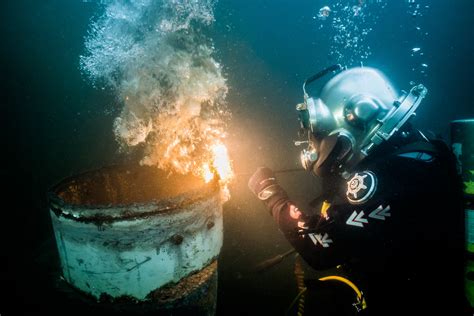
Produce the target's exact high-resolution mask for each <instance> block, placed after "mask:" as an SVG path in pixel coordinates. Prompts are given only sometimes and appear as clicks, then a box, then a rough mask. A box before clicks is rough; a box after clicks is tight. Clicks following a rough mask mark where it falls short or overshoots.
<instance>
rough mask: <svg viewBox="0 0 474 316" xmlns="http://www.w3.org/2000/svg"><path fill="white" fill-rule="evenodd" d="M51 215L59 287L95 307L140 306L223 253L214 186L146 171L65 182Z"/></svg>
mask: <svg viewBox="0 0 474 316" xmlns="http://www.w3.org/2000/svg"><path fill="white" fill-rule="evenodd" d="M50 209H51V218H52V222H53V228H54V232H55V236H56V241H57V246H58V250H59V255H60V260H61V266H62V273H63V276H64V278H65V280H66V281H67V282H69V283H70V284H71V285H73V286H74V287H76V288H78V289H80V290H81V291H84V292H86V293H88V294H90V295H92V296H94V297H96V298H97V299H100V298H101V297H104V296H110V297H112V298H118V297H124V296H127V297H131V298H133V299H137V300H146V299H147V298H149V297H150V295H151V294H150V293H155V291H156V290H157V289H160V288H162V287H164V286H169V285H170V284H175V283H178V284H179V282H180V281H181V280H183V279H184V278H186V277H188V276H190V275H194V274H195V273H196V272H198V271H201V270H202V269H203V268H204V267H206V266H208V265H209V264H210V262H212V261H213V260H214V259H215V258H216V257H217V256H218V254H219V252H220V248H221V246H222V234H223V232H222V230H223V227H222V201H221V196H220V190H219V186H218V185H217V183H211V184H208V185H205V184H204V183H202V182H200V181H199V180H198V179H196V178H193V177H190V176H189V177H188V176H170V177H167V175H166V174H164V173H162V172H159V171H157V170H156V169H153V168H148V167H135V168H125V167H117V168H107V169H102V170H98V171H93V172H89V173H85V174H82V175H79V176H78V177H74V178H70V179H66V180H65V181H63V182H61V183H60V184H59V185H58V186H56V187H55V188H54V190H53V191H52V193H51V194H50Z"/></svg>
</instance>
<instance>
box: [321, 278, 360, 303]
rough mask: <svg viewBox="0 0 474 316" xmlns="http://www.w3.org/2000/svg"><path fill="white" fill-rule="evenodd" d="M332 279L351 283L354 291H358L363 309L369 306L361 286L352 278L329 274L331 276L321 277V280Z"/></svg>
mask: <svg viewBox="0 0 474 316" xmlns="http://www.w3.org/2000/svg"><path fill="white" fill-rule="evenodd" d="M330 280H333V281H339V282H343V283H345V284H347V285H349V286H350V287H351V288H352V289H353V290H354V292H356V294H357V299H358V300H359V302H361V303H362V304H361V307H362V309H366V308H367V303H366V302H365V298H364V296H363V295H362V292H361V291H360V290H359V288H358V287H357V286H356V285H355V284H354V283H352V282H351V281H350V280H348V279H346V278H343V277H341V276H338V275H329V276H326V277H323V278H320V279H319V281H330Z"/></svg>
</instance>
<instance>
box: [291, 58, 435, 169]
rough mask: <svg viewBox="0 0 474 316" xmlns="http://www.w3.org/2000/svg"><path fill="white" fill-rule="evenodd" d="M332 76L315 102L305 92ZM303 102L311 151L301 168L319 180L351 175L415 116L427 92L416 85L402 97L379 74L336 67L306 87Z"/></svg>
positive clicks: (303, 157) (299, 107)
mask: <svg viewBox="0 0 474 316" xmlns="http://www.w3.org/2000/svg"><path fill="white" fill-rule="evenodd" d="M328 74H333V77H332V78H331V79H330V80H329V81H328V82H327V83H326V84H325V85H324V86H323V87H322V88H321V91H320V93H319V95H318V96H317V97H311V96H309V95H308V93H307V92H306V86H307V85H308V84H310V83H313V82H315V81H316V80H318V79H320V78H322V77H324V76H326V75H328ZM303 92H304V102H303V103H300V104H298V105H297V106H296V110H297V111H298V117H299V121H300V125H301V131H302V132H303V135H305V136H307V140H306V141H300V142H297V143H307V144H308V147H307V148H306V149H304V150H303V151H302V153H301V163H302V165H303V167H304V168H305V169H307V170H309V171H312V172H313V173H315V174H316V175H318V176H326V175H328V174H334V173H337V174H340V175H342V176H345V175H348V174H349V172H351V169H352V168H353V167H354V166H356V165H357V164H358V163H359V162H361V161H362V160H363V159H364V158H365V157H367V156H369V155H370V154H371V153H372V152H373V150H374V149H375V148H376V147H377V146H379V145H380V144H382V143H383V142H385V141H387V140H389V139H390V138H391V137H392V136H393V135H394V134H395V133H396V132H397V131H398V130H400V128H401V127H402V126H403V125H404V124H405V123H406V122H407V121H408V119H409V118H410V117H412V116H414V115H415V111H416V109H417V108H418V106H419V104H420V102H421V101H422V99H423V98H424V97H425V95H426V93H427V89H426V88H425V87H424V86H423V85H422V84H419V85H416V86H414V87H412V88H411V90H410V91H409V92H408V93H406V92H402V93H398V92H397V90H396V89H395V88H394V86H393V85H392V83H391V82H390V81H389V80H388V78H386V77H385V76H384V75H383V74H382V73H381V72H380V71H379V70H377V69H374V68H370V67H356V68H351V69H346V68H343V67H342V66H341V65H334V66H331V67H329V68H326V69H324V70H323V71H321V72H319V73H317V74H316V75H314V76H311V77H310V78H308V79H307V80H306V81H305V82H304V84H303Z"/></svg>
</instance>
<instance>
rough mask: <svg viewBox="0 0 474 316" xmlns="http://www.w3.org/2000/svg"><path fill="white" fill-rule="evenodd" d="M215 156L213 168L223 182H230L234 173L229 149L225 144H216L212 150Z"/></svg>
mask: <svg viewBox="0 0 474 316" xmlns="http://www.w3.org/2000/svg"><path fill="white" fill-rule="evenodd" d="M211 151H212V154H213V161H212V166H213V167H214V169H215V170H216V172H217V174H218V175H219V178H220V179H221V181H224V182H229V181H230V180H231V179H232V178H233V176H234V173H233V172H232V165H231V162H230V159H229V153H228V152H227V147H225V145H224V144H216V145H213V146H212V148H211Z"/></svg>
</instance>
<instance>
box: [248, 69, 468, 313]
mask: <svg viewBox="0 0 474 316" xmlns="http://www.w3.org/2000/svg"><path fill="white" fill-rule="evenodd" d="M328 75H332V78H330V79H329V80H328V81H327V83H325V84H324V85H323V87H322V89H321V91H320V93H319V95H318V97H310V96H309V95H308V93H307V92H306V85H307V84H310V83H312V82H315V81H316V80H320V79H321V78H322V77H325V76H328ZM303 91H304V102H303V103H301V104H298V105H297V108H296V109H297V112H298V116H299V120H300V125H301V131H302V134H301V135H304V136H305V137H307V138H306V140H305V141H301V142H299V143H307V144H308V147H307V148H306V149H304V150H303V151H302V153H301V161H302V164H303V167H304V168H305V169H306V170H307V171H309V172H311V173H312V174H313V175H315V176H318V177H321V178H322V190H321V194H320V195H319V196H318V197H317V198H315V199H314V200H313V202H311V203H310V204H311V206H312V207H311V208H309V209H308V210H303V209H302V208H300V207H299V206H297V205H296V204H295V203H294V202H293V201H292V200H291V199H290V198H289V197H288V195H287V193H286V192H285V190H284V189H283V188H282V187H281V186H280V185H279V183H278V181H277V179H276V177H275V174H274V173H273V172H272V170H270V169H269V168H266V167H262V168H259V169H258V170H257V171H256V172H255V173H254V174H253V175H252V177H251V178H250V180H249V183H248V185H249V188H250V189H251V191H252V192H253V193H254V194H255V195H256V196H257V197H258V199H260V200H261V201H262V202H263V204H264V205H265V206H266V208H267V209H268V210H269V211H270V213H271V215H272V216H273V218H274V219H275V221H276V222H277V224H278V226H279V229H280V230H281V232H282V233H283V234H284V236H285V237H286V239H287V240H288V241H289V242H290V243H291V245H292V246H293V247H294V248H295V250H296V251H297V252H298V254H299V255H300V256H301V257H302V258H303V259H304V261H305V262H306V263H307V264H308V265H309V266H311V268H313V269H314V270H315V271H325V270H327V269H332V268H334V267H338V270H341V271H344V273H343V275H344V277H337V276H336V277H334V278H336V279H337V278H339V279H341V280H343V281H344V282H345V283H346V284H350V285H351V287H352V288H353V289H354V290H355V291H356V292H357V293H358V294H357V298H358V299H357V301H356V302H354V306H355V307H356V309H354V310H355V313H356V314H357V313H359V314H364V315H365V314H369V315H392V314H393V315H411V314H415V313H423V315H435V314H436V315H438V314H441V315H444V314H448V313H449V315H462V313H464V312H465V311H466V307H465V306H467V305H466V300H465V298H464V293H463V260H464V257H463V256H464V252H463V247H464V226H463V210H462V205H461V191H462V190H461V186H460V181H459V179H458V178H457V174H456V169H455V168H456V167H455V160H454V159H455V158H454V155H452V153H451V151H450V150H449V147H448V146H447V145H446V144H445V143H444V142H443V141H442V140H441V139H439V138H428V137H427V136H425V135H424V134H423V133H422V132H421V131H419V130H418V129H416V128H415V127H414V126H413V125H412V123H411V122H410V118H412V117H413V116H414V115H415V111H416V110H417V108H418V106H419V105H420V103H421V101H422V100H423V98H424V97H425V95H426V94H427V89H426V88H425V87H424V86H423V85H421V84H420V85H416V86H413V87H412V88H411V90H410V91H409V92H408V93H407V92H404V93H401V94H398V92H397V91H396V90H395V88H394V86H393V85H392V83H391V82H390V81H389V80H388V79H387V78H386V77H385V76H384V75H383V74H382V73H381V72H380V71H379V70H376V69H373V68H369V67H357V68H351V69H346V68H343V67H341V66H340V65H334V66H331V67H329V68H327V69H325V70H323V71H321V72H320V73H318V74H316V75H314V76H312V77H311V78H309V79H307V80H306V81H305V83H304V85H303ZM339 268H340V269H339ZM319 280H324V278H321V279H319ZM314 281H315V280H305V283H306V287H305V290H306V289H308V290H309V289H311V288H314V289H315V290H314V291H316V292H317V289H318V287H321V286H323V284H322V282H319V283H318V282H316V283H317V284H318V286H312V285H311V284H313V285H314V284H315V282H314ZM316 281H318V280H316ZM316 294H317V293H316ZM337 304H338V302H335V305H337ZM315 305H316V306H317V304H315ZM315 312H317V310H316V311H315ZM431 312H433V313H435V314H430V313H431ZM336 314H337V313H336Z"/></svg>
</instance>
